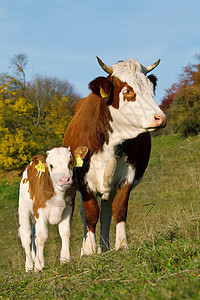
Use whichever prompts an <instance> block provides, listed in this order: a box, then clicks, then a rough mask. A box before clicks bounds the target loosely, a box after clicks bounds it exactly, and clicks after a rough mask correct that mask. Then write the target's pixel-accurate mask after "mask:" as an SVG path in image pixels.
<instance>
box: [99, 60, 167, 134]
mask: <svg viewBox="0 0 200 300" xmlns="http://www.w3.org/2000/svg"><path fill="white" fill-rule="evenodd" d="M99 62H100V65H101V66H102V68H103V69H104V70H105V71H106V72H107V73H109V74H110V76H109V77H108V80H109V81H110V82H112V84H113V86H112V92H110V93H109V95H110V100H108V104H110V105H109V109H110V112H111V115H112V118H113V124H115V125H116V124H120V126H121V129H122V128H123V130H127V131H130V135H131V136H132V137H134V136H137V135H138V134H139V133H142V132H145V131H152V130H155V129H158V128H161V127H164V126H165V125H166V116H165V115H164V113H163V112H162V110H161V109H160V108H159V107H158V105H157V104H156V103H155V101H154V89H155V86H156V77H155V76H153V75H150V76H149V77H147V76H146V74H147V73H148V72H149V71H150V70H152V69H154V68H155V66H156V65H157V64H158V63H159V61H158V62H156V63H155V64H153V65H152V66H149V67H146V68H145V67H144V66H142V65H141V64H140V63H139V62H138V61H137V60H135V59H129V60H126V61H120V62H118V63H117V64H115V65H113V66H112V67H107V66H105V65H104V64H103V63H102V62H101V61H100V60H99ZM103 85H104V84H103ZM101 90H103V87H101ZM102 94H103V93H102ZM116 126H117V125H116ZM117 129H118V130H119V127H118V126H117ZM131 132H132V133H131ZM133 132H134V133H133ZM133 135H134V136H133Z"/></svg>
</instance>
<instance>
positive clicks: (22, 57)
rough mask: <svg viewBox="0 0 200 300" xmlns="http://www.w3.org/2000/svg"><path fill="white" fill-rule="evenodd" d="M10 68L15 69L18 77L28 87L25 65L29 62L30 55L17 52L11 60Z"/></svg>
mask: <svg viewBox="0 0 200 300" xmlns="http://www.w3.org/2000/svg"><path fill="white" fill-rule="evenodd" d="M10 63H11V65H10V68H12V69H13V70H14V73H15V76H16V79H18V80H19V81H21V82H22V83H23V85H24V88H25V87H26V75H25V67H26V65H27V64H28V56H27V55H26V54H25V53H22V54H17V55H15V56H14V57H13V58H12V59H11V60H10Z"/></svg>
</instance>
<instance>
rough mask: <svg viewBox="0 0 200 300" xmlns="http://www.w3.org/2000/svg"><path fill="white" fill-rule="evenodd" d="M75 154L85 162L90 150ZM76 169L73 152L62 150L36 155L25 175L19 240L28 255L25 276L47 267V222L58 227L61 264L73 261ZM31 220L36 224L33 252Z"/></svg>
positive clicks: (20, 197) (21, 190)
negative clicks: (60, 243) (71, 239)
mask: <svg viewBox="0 0 200 300" xmlns="http://www.w3.org/2000/svg"><path fill="white" fill-rule="evenodd" d="M74 153H75V157H80V158H84V156H85V155H86V153H87V148H86V147H78V148H77V149H76V150H75V151H74ZM73 167H74V156H73V155H72V154H71V151H70V149H69V148H64V147H59V148H53V149H52V150H50V151H47V157H45V156H43V155H35V156H34V157H33V158H32V159H31V163H30V164H29V165H28V166H27V167H26V169H25V171H24V172H23V176H22V179H21V182H20V192H19V225H20V227H19V236H20V238H21V242H22V246H23V247H24V250H25V253H26V263H25V270H26V272H28V271H30V270H32V269H33V267H35V270H38V271H39V270H42V269H43V267H44V255H43V249H44V244H45V241H46V240H47V237H48V228H47V223H48V222H49V223H50V224H59V233H60V236H61V239H62V249H61V253H60V262H61V263H64V262H66V261H68V260H69V259H70V253H69V239H70V222H71V216H72V212H73V207H74V203H73V197H72V194H73V188H70V187H71V185H72V176H73ZM69 193H70V196H69V195H68V194H69ZM30 217H32V219H33V222H34V224H35V232H34V235H35V236H33V241H32V243H33V244H32V246H33V249H32V251H31V247H30V246H31V223H30ZM34 238H35V239H34ZM34 246H36V249H34V248H35V247H34ZM33 250H34V251H33ZM35 252H36V253H35Z"/></svg>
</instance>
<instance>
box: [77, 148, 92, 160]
mask: <svg viewBox="0 0 200 300" xmlns="http://www.w3.org/2000/svg"><path fill="white" fill-rule="evenodd" d="M88 151H89V149H88V147H85V146H80V147H78V148H76V149H75V151H74V157H75V159H77V157H80V158H81V159H84V158H85V156H86V155H87V153H88Z"/></svg>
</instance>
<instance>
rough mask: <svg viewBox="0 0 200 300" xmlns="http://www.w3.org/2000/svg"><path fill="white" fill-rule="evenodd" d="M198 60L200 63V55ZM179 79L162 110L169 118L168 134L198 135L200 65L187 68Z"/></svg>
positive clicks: (199, 129) (199, 123) (199, 125)
mask: <svg viewBox="0 0 200 300" xmlns="http://www.w3.org/2000/svg"><path fill="white" fill-rule="evenodd" d="M196 58H197V59H198V60H199V61H200V55H196ZM179 78H180V80H179V82H178V83H174V84H173V85H172V87H171V88H170V89H168V90H167V91H166V96H165V97H164V98H163V100H162V102H161V105H160V108H161V109H163V111H164V112H165V113H166V114H167V116H168V126H167V127H168V128H167V130H168V132H170V130H171V129H172V131H173V132H178V133H181V134H182V135H183V136H189V135H196V134H198V133H199V132H200V117H199V111H200V105H199V104H200V63H199V64H193V65H192V64H189V65H188V66H186V67H185V68H184V70H183V73H182V74H181V75H180V76H179Z"/></svg>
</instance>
